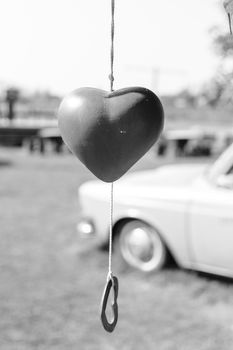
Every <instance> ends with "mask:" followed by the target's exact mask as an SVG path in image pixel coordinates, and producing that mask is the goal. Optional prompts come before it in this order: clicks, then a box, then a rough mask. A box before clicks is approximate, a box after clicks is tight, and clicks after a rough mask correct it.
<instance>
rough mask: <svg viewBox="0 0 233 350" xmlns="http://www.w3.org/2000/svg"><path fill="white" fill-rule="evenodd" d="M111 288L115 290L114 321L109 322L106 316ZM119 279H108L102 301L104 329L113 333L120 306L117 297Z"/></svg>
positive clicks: (113, 303) (111, 277) (113, 302)
mask: <svg viewBox="0 0 233 350" xmlns="http://www.w3.org/2000/svg"><path fill="white" fill-rule="evenodd" d="M111 288H113V301H112V311H113V320H112V321H111V322H109V321H108V319H107V316H106V307H107V303H108V297H109V293H110V290H111ZM118 289H119V284H118V279H117V277H115V276H110V277H108V279H107V283H106V286H105V289H104V293H103V297H102V301H101V321H102V325H103V327H104V329H105V330H106V331H107V332H109V333H111V332H113V331H114V328H115V327H116V324H117V320H118V305H117V296H118Z"/></svg>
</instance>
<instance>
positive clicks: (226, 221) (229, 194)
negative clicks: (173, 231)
mask: <svg viewBox="0 0 233 350" xmlns="http://www.w3.org/2000/svg"><path fill="white" fill-rule="evenodd" d="M189 223H190V226H189V227H190V247H191V251H192V258H193V259H192V260H193V263H194V265H195V267H196V268H199V269H201V270H205V271H209V272H213V273H217V274H227V275H228V274H230V275H233V167H232V169H230V170H229V171H228V172H227V173H226V174H223V175H221V176H219V178H218V179H217V181H216V183H214V184H209V186H206V187H204V188H203V189H202V190H199V191H195V193H194V195H193V198H192V203H191V206H190V222H189Z"/></svg>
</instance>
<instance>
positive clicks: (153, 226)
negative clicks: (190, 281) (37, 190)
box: [77, 145, 233, 277]
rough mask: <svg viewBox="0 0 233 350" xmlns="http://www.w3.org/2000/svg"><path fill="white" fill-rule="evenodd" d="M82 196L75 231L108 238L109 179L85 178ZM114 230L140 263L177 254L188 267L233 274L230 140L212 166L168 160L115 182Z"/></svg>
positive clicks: (154, 266)
mask: <svg viewBox="0 0 233 350" xmlns="http://www.w3.org/2000/svg"><path fill="white" fill-rule="evenodd" d="M79 201H80V205H81V209H82V217H81V219H80V221H79V223H78V225H77V227H78V230H79V231H80V232H82V233H92V234H94V235H96V237H97V239H98V240H99V242H100V243H106V242H108V232H109V205H110V204H109V203H110V184H108V183H103V182H101V181H91V182H87V183H84V184H83V185H82V186H81V187H80V188H79ZM113 234H114V241H116V242H118V243H117V244H118V249H120V251H121V256H122V258H123V260H125V261H126V263H127V264H129V265H131V266H133V267H136V268H138V269H139V270H142V271H153V270H158V269H159V268H161V267H162V266H164V264H165V260H166V259H165V257H166V258H167V256H168V255H172V257H173V258H174V260H175V261H176V262H177V264H178V265H179V266H181V267H183V268H188V269H194V270H200V271H205V272H209V273H214V274H219V275H224V276H230V277H233V145H232V146H230V147H229V148H228V149H227V150H226V151H225V152H224V153H223V154H222V155H221V156H220V157H219V159H217V160H216V161H215V162H214V163H213V164H212V165H208V166H207V165H206V164H183V165H176V164H175V165H174V164H173V165H165V166H161V167H159V168H157V169H154V170H145V171H141V172H135V173H131V174H129V175H126V176H124V177H123V178H122V179H120V180H119V181H117V182H116V183H114V210H113ZM116 237H117V238H118V239H116V240H115V238H116ZM120 237H123V238H120Z"/></svg>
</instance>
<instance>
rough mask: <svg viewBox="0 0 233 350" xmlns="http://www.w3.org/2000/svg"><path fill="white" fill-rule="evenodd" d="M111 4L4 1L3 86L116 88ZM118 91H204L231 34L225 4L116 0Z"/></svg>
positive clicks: (62, 90) (0, 12)
mask: <svg viewBox="0 0 233 350" xmlns="http://www.w3.org/2000/svg"><path fill="white" fill-rule="evenodd" d="M110 2H111V1H110V0H0V47H1V50H0V52H1V54H0V67H1V68H0V88H5V87H6V86H10V85H14V86H18V87H21V88H24V89H27V90H30V89H32V90H49V91H51V92H55V93H59V94H66V93H68V92H69V91H71V90H74V89H76V88H79V87H81V86H92V87H97V88H102V89H105V90H108V89H109V80H108V75H109V73H110V58H109V57H110V24H111V13H110ZM115 2H116V10H115V61H114V76H115V81H114V88H115V89H117V88H122V87H127V86H144V87H147V88H150V89H152V90H153V91H155V92H157V93H158V94H170V93H175V92H178V91H180V90H182V89H184V88H189V89H198V88H199V87H201V86H202V85H203V84H204V83H205V82H206V81H208V79H210V77H211V76H213V74H214V72H215V70H216V68H217V65H218V62H219V59H218V57H217V56H216V54H215V52H214V49H213V45H212V36H211V34H210V29H211V28H213V27H214V26H215V27H219V28H220V30H221V31H222V32H224V31H226V32H228V26H227V24H228V22H227V17H226V14H225V12H224V9H223V6H222V1H221V0H115Z"/></svg>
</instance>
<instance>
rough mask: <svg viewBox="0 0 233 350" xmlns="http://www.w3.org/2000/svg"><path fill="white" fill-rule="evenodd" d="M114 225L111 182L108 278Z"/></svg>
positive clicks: (110, 268) (110, 273) (110, 274)
mask: <svg viewBox="0 0 233 350" xmlns="http://www.w3.org/2000/svg"><path fill="white" fill-rule="evenodd" d="M112 227H113V182H112V183H111V192H110V222H109V257H108V258H109V261H108V278H111V277H112Z"/></svg>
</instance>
